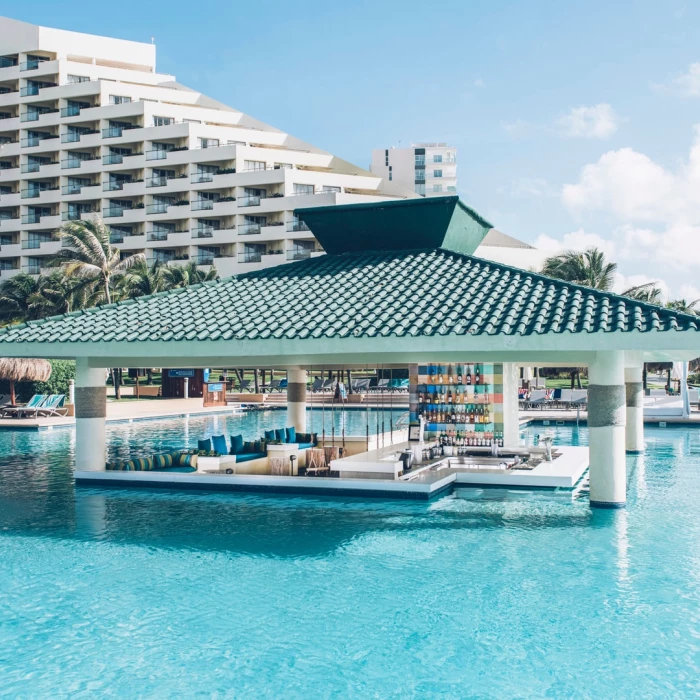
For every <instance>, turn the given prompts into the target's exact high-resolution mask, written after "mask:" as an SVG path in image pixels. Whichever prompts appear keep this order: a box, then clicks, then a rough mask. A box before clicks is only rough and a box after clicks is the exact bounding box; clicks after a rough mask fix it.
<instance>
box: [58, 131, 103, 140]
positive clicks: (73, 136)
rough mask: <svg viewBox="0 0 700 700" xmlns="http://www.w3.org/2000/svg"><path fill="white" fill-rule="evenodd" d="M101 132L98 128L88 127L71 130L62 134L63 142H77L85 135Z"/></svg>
mask: <svg viewBox="0 0 700 700" xmlns="http://www.w3.org/2000/svg"><path fill="white" fill-rule="evenodd" d="M97 133H99V132H98V131H97V129H86V130H85V131H69V132H68V133H67V134H62V135H61V143H77V142H78V141H80V139H81V138H82V137H83V136H87V135H88V134H97Z"/></svg>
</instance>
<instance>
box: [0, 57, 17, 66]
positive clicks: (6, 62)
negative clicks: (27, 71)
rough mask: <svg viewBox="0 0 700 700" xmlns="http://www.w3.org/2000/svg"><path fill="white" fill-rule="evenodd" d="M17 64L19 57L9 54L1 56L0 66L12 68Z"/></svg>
mask: <svg viewBox="0 0 700 700" xmlns="http://www.w3.org/2000/svg"><path fill="white" fill-rule="evenodd" d="M16 65H17V59H16V58H12V57H9V56H0V68H12V67H13V66H16Z"/></svg>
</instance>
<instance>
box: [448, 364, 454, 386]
mask: <svg viewBox="0 0 700 700" xmlns="http://www.w3.org/2000/svg"><path fill="white" fill-rule="evenodd" d="M447 383H448V384H454V376H453V374H452V365H447Z"/></svg>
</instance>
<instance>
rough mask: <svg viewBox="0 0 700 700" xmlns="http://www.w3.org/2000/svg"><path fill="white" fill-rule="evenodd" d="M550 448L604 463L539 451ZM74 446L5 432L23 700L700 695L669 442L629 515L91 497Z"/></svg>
mask: <svg viewBox="0 0 700 700" xmlns="http://www.w3.org/2000/svg"><path fill="white" fill-rule="evenodd" d="M363 420H364V414H362V413H358V414H355V417H353V416H352V415H349V416H348V421H349V422H350V423H352V428H353V430H356V431H359V432H362V431H363V426H364V423H363V422H362V421H363ZM284 422H285V414H284V413H283V412H280V413H265V414H256V415H255V416H248V417H246V418H228V419H226V418H223V417H209V418H196V419H190V420H189V421H186V422H183V421H182V420H181V419H178V420H176V421H158V422H147V423H134V424H121V425H114V426H112V427H111V428H109V438H110V441H111V443H112V444H113V446H114V448H113V449H114V451H115V452H124V451H125V449H126V448H125V446H126V445H127V444H133V445H134V449H146V448H148V449H150V448H151V447H159V446H161V445H162V444H168V445H170V444H180V443H179V442H178V441H179V440H181V439H182V438H183V436H186V435H187V434H189V437H190V438H191V439H192V440H196V437H198V436H200V435H201V434H202V433H207V432H212V431H214V430H217V431H218V430H219V428H221V429H222V430H221V431H222V432H225V431H228V430H229V429H234V428H236V427H237V426H239V425H242V426H244V427H245V430H248V431H250V432H249V433H248V434H249V435H250V436H251V437H252V436H253V434H255V433H257V432H259V428H260V427H261V426H262V425H263V424H264V425H270V426H271V425H283V424H284ZM253 423H256V424H255V425H253ZM348 427H350V425H348ZM546 433H549V434H553V435H555V438H556V441H558V442H560V443H562V444H567V443H568V444H570V443H571V442H578V443H580V444H584V443H585V441H586V432H585V430H583V429H582V430H581V431H578V430H576V429H572V428H567V427H561V428H549V427H543V426H535V427H533V428H531V429H529V430H528V431H527V436H526V437H527V439H529V440H531V439H533V436H534V435H535V434H540V435H542V434H546ZM72 440H73V433H72V431H70V430H56V431H53V432H46V433H19V432H0V453H1V454H2V455H3V458H2V459H1V460H0V462H1V464H0V562H1V565H0V621H2V622H1V624H0V695H6V696H8V697H26V698H45V697H51V698H60V697H68V696H70V697H86V698H87V697H89V698H93V697H116V698H131V697H158V698H171V697H172V698H175V697H178V698H180V697H212V696H213V697H221V698H223V697H236V698H302V697H303V698H393V697H397V698H399V697H400V698H406V697H409V698H411V697H413V698H433V697H436V698H437V697H439V698H465V697H478V698H505V697H507V698H510V697H553V698H560V697H564V698H578V697H591V698H603V697H604V698H629V697H654V698H659V697H673V698H677V697H691V696H696V695H697V694H698V692H700V682H699V680H698V679H700V668H698V666H699V665H700V621H699V617H700V509H699V508H698V503H700V431H694V430H687V429H666V430H664V429H658V428H657V429H649V430H647V444H648V451H647V453H646V454H645V455H644V456H639V457H630V458H629V460H628V471H629V501H628V508H627V510H624V511H591V510H590V509H589V507H588V504H587V502H586V500H585V498H581V499H579V500H572V499H571V497H570V496H567V495H563V494H559V495H555V494H548V493H538V492H532V493H530V492H508V491H503V490H486V491H480V490H474V489H460V490H459V492H457V493H455V494H454V495H451V496H448V497H445V498H442V499H439V500H437V501H434V502H431V503H415V502H402V501H379V500H374V499H372V500H367V501H363V500H358V499H343V498H311V497H308V498H305V497H288V496H276V497H263V496H258V495H251V496H247V495H238V494H206V493H196V494H190V493H187V494H184V493H177V492H167V491H147V490H98V489H88V488H79V489H76V488H74V486H73V484H72V481H71V477H70V461H71V453H72V449H73V446H72Z"/></svg>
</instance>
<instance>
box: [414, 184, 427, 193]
mask: <svg viewBox="0 0 700 700" xmlns="http://www.w3.org/2000/svg"><path fill="white" fill-rule="evenodd" d="M416 194H422V195H425V185H416Z"/></svg>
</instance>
